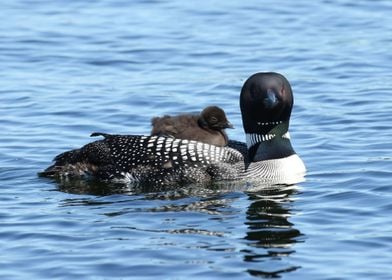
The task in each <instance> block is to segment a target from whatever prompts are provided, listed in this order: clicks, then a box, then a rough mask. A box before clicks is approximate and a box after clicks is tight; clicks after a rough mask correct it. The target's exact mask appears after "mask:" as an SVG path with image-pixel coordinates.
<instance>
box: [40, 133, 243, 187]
mask: <svg viewBox="0 0 392 280" xmlns="http://www.w3.org/2000/svg"><path fill="white" fill-rule="evenodd" d="M94 135H96V136H99V135H102V136H104V137H105V138H104V139H103V140H98V141H95V142H92V143H89V144H87V145H85V146H83V147H82V148H80V149H77V150H72V151H68V152H65V153H62V154H60V155H58V156H57V157H56V158H55V163H54V164H53V165H52V166H50V167H49V168H48V169H47V170H45V172H47V174H42V175H44V176H45V175H51V177H53V176H56V175H59V176H62V175H64V174H65V175H71V176H72V175H73V176H80V175H86V174H87V175H91V176H93V177H97V178H99V179H128V180H129V181H138V182H150V183H165V182H168V181H177V182H178V181H184V182H188V181H189V182H195V181H198V180H204V179H205V178H207V177H208V178H214V177H215V176H219V177H220V178H225V176H226V175H225V174H227V177H228V178H230V179H231V177H232V174H233V170H231V171H229V169H230V166H232V165H233V164H234V163H241V162H243V155H242V154H241V153H240V152H238V151H237V150H235V149H231V148H224V147H217V146H213V145H209V144H205V143H201V142H197V141H189V140H181V139H173V138H167V137H159V136H134V135H131V136H127V135H110V134H102V133H95V134H94ZM229 175H230V176H229Z"/></svg>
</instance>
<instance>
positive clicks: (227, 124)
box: [225, 122, 234, 128]
mask: <svg viewBox="0 0 392 280" xmlns="http://www.w3.org/2000/svg"><path fill="white" fill-rule="evenodd" d="M225 128H234V126H233V125H232V124H231V123H230V122H227V123H226V126H225Z"/></svg>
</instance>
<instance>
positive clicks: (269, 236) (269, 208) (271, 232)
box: [244, 186, 304, 277]
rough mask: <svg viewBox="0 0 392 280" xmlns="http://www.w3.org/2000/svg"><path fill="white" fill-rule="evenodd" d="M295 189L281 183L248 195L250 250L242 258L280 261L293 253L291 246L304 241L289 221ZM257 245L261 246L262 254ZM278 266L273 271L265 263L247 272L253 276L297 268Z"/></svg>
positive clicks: (268, 275) (247, 214) (269, 274)
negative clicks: (261, 267)
mask: <svg viewBox="0 0 392 280" xmlns="http://www.w3.org/2000/svg"><path fill="white" fill-rule="evenodd" d="M296 192H297V187H295V186H286V187H284V186H280V187H277V188H266V189H265V190H262V191H259V192H257V193H250V194H249V199H250V201H251V204H250V206H249V208H248V210H247V212H246V219H247V221H246V225H247V226H248V231H247V232H246V236H245V239H246V240H247V241H249V242H248V246H249V250H248V251H246V252H245V255H244V261H247V262H265V261H266V260H269V261H272V260H273V261H275V262H280V261H281V260H282V259H284V258H285V257H288V256H289V255H291V254H293V253H295V250H294V249H293V246H294V245H295V243H297V242H303V241H304V240H303V238H301V237H302V234H301V232H300V231H299V230H298V229H296V228H294V224H292V223H291V222H289V221H288V219H289V218H290V217H291V215H292V213H291V203H292V202H291V199H290V197H291V196H292V195H294V194H295V193H296ZM259 248H262V249H264V250H262V253H260V251H259V250H258V249H259ZM272 267H276V266H272ZM277 267H278V268H277V269H275V270H271V266H268V268H265V269H260V270H248V272H249V273H250V274H251V275H256V276H265V277H276V276H278V275H279V274H280V273H283V272H289V271H293V270H296V269H297V268H299V267H298V266H291V265H289V266H286V267H285V266H280V265H277Z"/></svg>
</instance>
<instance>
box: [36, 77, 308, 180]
mask: <svg viewBox="0 0 392 280" xmlns="http://www.w3.org/2000/svg"><path fill="white" fill-rule="evenodd" d="M292 106H293V95H292V90H291V87H290V84H289V82H288V81H287V80H286V78H285V77H284V76H282V75H280V74H278V73H272V72H268V73H256V74H254V75H252V76H251V77H250V78H249V79H248V80H247V81H246V82H245V83H244V85H243V87H242V90H241V95H240V107H241V113H242V120H243V125H244V130H245V133H246V144H245V143H241V142H236V141H229V144H228V147H217V146H214V145H209V144H205V143H201V142H197V141H189V140H181V139H173V138H167V137H159V136H134V135H130V136H125V135H109V134H103V133H93V134H92V136H99V135H101V136H104V139H103V140H98V141H95V142H92V143H89V144H87V145H85V146H83V147H82V148H80V149H76V150H72V151H68V152H65V153H62V154H60V155H58V156H57V157H56V158H55V159H54V160H55V162H54V164H53V165H52V166H50V167H48V168H47V169H46V170H45V171H44V172H42V173H41V175H43V176H49V177H63V176H71V177H85V176H91V177H94V178H98V179H102V180H111V181H112V180H119V181H125V182H140V183H152V184H168V183H173V182H174V183H190V182H208V181H211V180H234V179H246V180H252V181H253V180H263V181H264V180H267V181H269V182H273V183H279V184H291V183H296V182H298V181H300V180H301V179H302V178H303V175H304V174H305V171H306V169H305V166H304V164H303V162H302V160H301V159H300V158H299V157H298V156H297V155H296V153H295V152H294V149H293V148H292V146H291V143H290V137H289V134H288V127H289V121H290V115H291V109H292Z"/></svg>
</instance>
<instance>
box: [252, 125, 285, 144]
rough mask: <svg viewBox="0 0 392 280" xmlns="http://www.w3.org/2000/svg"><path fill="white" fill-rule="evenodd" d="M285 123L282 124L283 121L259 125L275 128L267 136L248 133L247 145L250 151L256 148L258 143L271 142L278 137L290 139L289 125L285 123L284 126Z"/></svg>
mask: <svg viewBox="0 0 392 280" xmlns="http://www.w3.org/2000/svg"><path fill="white" fill-rule="evenodd" d="M283 123H284V122H282V121H277V122H265V123H263V122H259V123H257V125H258V126H273V128H272V129H271V130H269V132H268V133H266V134H258V133H246V145H247V146H248V149H250V148H251V147H252V146H254V145H256V144H258V143H262V142H266V141H270V140H272V139H274V138H276V137H282V138H287V139H290V134H289V132H288V131H287V129H288V123H285V125H282V124H283Z"/></svg>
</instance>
